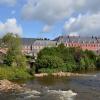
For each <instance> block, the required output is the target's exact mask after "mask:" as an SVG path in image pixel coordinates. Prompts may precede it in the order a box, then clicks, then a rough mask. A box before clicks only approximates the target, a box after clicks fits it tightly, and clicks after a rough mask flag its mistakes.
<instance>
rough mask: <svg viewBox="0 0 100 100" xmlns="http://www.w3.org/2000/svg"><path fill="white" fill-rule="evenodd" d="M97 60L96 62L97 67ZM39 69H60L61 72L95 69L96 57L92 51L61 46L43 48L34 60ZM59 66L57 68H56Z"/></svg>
mask: <svg viewBox="0 0 100 100" xmlns="http://www.w3.org/2000/svg"><path fill="white" fill-rule="evenodd" d="M99 60H100V59H98V60H97V63H98V66H99V63H100V62H99ZM36 63H37V66H36V67H38V68H39V69H41V68H45V69H48V68H50V69H54V68H60V70H61V71H79V70H90V69H95V68H96V55H95V54H94V53H93V52H92V51H87V50H86V51H83V50H82V49H80V48H66V47H65V46H64V45H63V44H60V45H59V46H58V47H51V48H48V47H47V48H44V49H43V50H41V51H40V52H39V54H38V57H37V60H36ZM58 66H59V67H58Z"/></svg>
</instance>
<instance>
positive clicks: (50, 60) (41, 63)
mask: <svg viewBox="0 0 100 100" xmlns="http://www.w3.org/2000/svg"><path fill="white" fill-rule="evenodd" d="M36 62H37V67H38V68H59V67H62V66H63V64H64V63H63V60H62V59H61V58H59V57H56V56H48V55H44V56H42V57H41V59H37V61H36Z"/></svg>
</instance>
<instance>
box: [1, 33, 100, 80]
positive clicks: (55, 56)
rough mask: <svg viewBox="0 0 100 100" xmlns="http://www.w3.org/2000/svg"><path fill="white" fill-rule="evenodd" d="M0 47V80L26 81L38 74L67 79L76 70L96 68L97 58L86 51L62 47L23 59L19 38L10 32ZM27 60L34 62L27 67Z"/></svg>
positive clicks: (98, 56) (99, 59)
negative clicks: (1, 49) (65, 77)
mask: <svg viewBox="0 0 100 100" xmlns="http://www.w3.org/2000/svg"><path fill="white" fill-rule="evenodd" d="M0 47H1V48H3V50H5V51H6V52H4V54H0V79H8V80H16V79H17V80H18V79H29V78H31V77H33V76H34V73H42V74H35V76H36V75H43V73H47V74H52V75H54V76H56V75H59V76H60V75H62V76H70V75H78V74H73V72H76V71H88V70H96V69H99V68H100V55H96V54H95V53H94V52H92V51H88V50H85V51H83V50H82V49H81V48H80V47H77V48H69V47H67V48H66V47H65V46H64V45H63V44H59V45H58V46H57V47H46V48H44V49H42V50H41V51H40V52H39V53H38V55H37V59H34V55H31V56H28V57H27V56H26V55H24V54H23V53H22V51H21V50H22V45H21V40H20V37H19V36H18V35H14V34H12V33H8V34H6V35H5V36H4V37H3V38H2V39H1V42H0ZM29 61H35V62H34V64H33V65H31V67H29ZM64 72H65V73H64Z"/></svg>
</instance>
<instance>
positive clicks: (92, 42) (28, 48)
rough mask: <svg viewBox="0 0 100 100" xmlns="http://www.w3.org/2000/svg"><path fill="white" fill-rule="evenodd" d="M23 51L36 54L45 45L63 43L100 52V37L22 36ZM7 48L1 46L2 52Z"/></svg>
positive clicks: (26, 53)
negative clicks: (53, 37) (42, 37)
mask: <svg viewBox="0 0 100 100" xmlns="http://www.w3.org/2000/svg"><path fill="white" fill-rule="evenodd" d="M21 42H22V53H23V54H25V55H30V56H33V55H34V56H35V57H37V54H38V53H39V51H40V50H42V49H43V48H45V47H56V46H58V45H59V44H61V43H63V44H64V45H65V46H66V47H79V48H81V49H82V50H91V51H94V52H96V53H98V54H100V37H93V36H91V37H80V36H66V35H65V36H59V37H57V38H55V39H54V40H48V39H35V38H22V39H21ZM6 51H7V50H3V49H2V48H0V52H1V53H4V54H5V52H6Z"/></svg>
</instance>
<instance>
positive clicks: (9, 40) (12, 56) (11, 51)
mask: <svg viewBox="0 0 100 100" xmlns="http://www.w3.org/2000/svg"><path fill="white" fill-rule="evenodd" d="M2 42H3V44H4V48H7V54H6V55H5V57H4V63H5V64H6V65H8V66H12V64H14V63H16V64H15V65H20V64H22V63H21V61H22V60H21V59H23V55H22V52H21V41H20V38H19V36H18V35H16V34H13V33H8V34H6V35H5V36H4V37H3V38H2ZM18 62H19V63H20V64H18ZM22 62H23V61H22ZM24 62H25V61H24ZM22 65H23V64H22Z"/></svg>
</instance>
